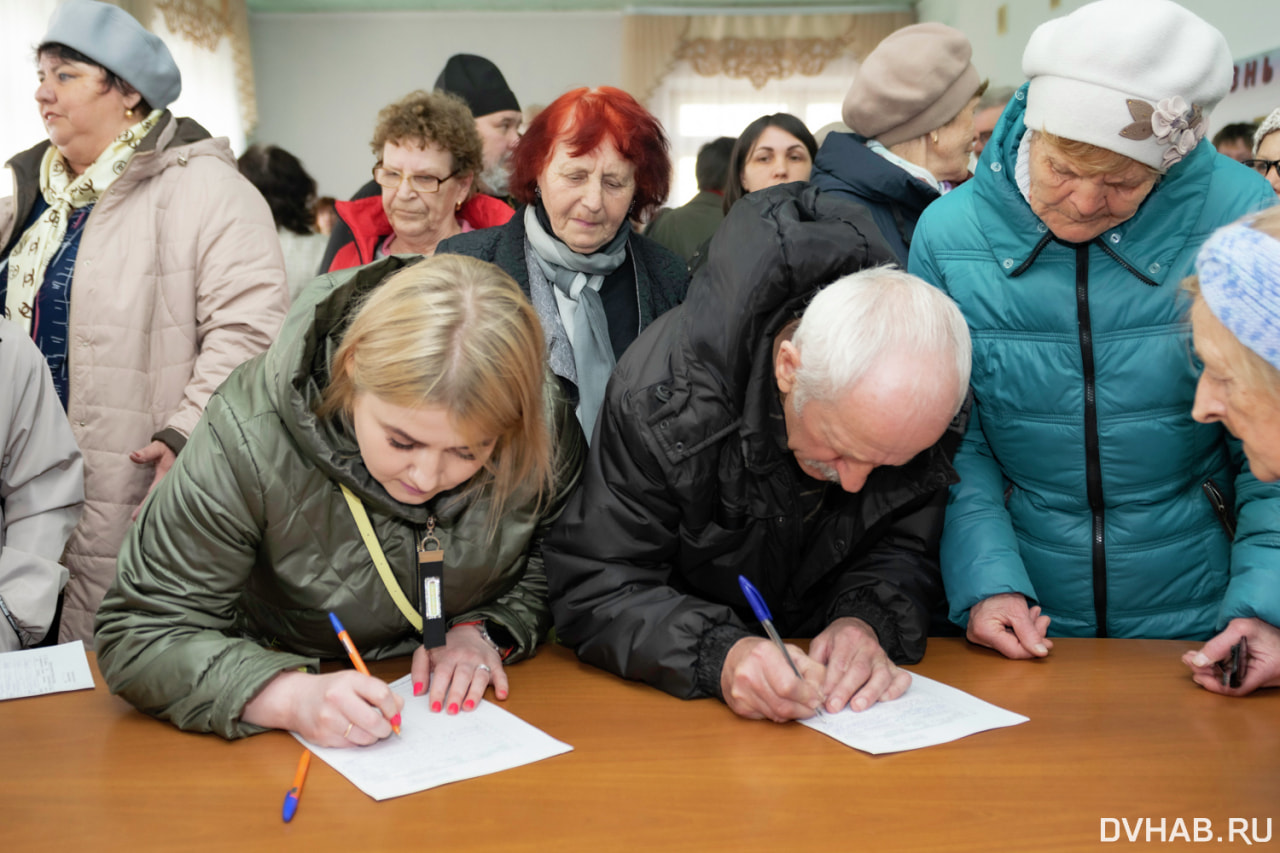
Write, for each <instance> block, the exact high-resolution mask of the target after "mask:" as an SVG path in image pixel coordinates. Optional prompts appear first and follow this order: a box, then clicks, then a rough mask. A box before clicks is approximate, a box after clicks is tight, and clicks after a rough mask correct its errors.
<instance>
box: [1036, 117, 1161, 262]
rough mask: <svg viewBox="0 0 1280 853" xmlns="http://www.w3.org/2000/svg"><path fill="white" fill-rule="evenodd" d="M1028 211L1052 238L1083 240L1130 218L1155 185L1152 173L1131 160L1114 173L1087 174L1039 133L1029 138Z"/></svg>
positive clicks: (1083, 241) (1071, 241)
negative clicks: (1029, 177)
mask: <svg viewBox="0 0 1280 853" xmlns="http://www.w3.org/2000/svg"><path fill="white" fill-rule="evenodd" d="M1030 167H1031V169H1030V171H1031V210H1032V211H1033V212H1034V213H1035V215H1036V216H1038V217H1040V221H1041V222H1043V223H1044V224H1045V225H1047V226H1048V227H1049V230H1050V231H1052V232H1053V233H1054V236H1056V237H1058V238H1059V239H1062V240H1066V241H1067V242H1069V243H1086V242H1088V241H1089V240H1092V239H1093V238H1094V237H1097V236H1098V235H1099V234H1102V233H1104V232H1106V231H1108V230H1109V229H1111V228H1114V227H1116V226H1117V225H1119V224H1120V223H1121V222H1125V221H1127V220H1128V219H1130V218H1132V217H1133V215H1134V214H1135V213H1137V212H1138V207H1139V206H1140V205H1141V204H1142V202H1143V200H1144V199H1145V198H1146V197H1147V195H1148V194H1149V193H1150V192H1151V190H1152V188H1153V187H1155V185H1156V179H1155V176H1154V175H1152V174H1151V171H1150V170H1149V169H1148V168H1147V167H1146V166H1144V165H1143V164H1141V163H1139V162H1137V161H1133V162H1132V163H1131V164H1130V165H1129V166H1128V168H1126V169H1124V170H1122V171H1119V172H1106V173H1103V174H1100V175H1086V174H1084V170H1082V169H1081V168H1080V167H1079V166H1078V165H1077V164H1075V163H1073V162H1072V160H1071V158H1070V157H1068V156H1067V155H1066V154H1065V153H1063V152H1062V150H1061V149H1059V148H1058V147H1057V146H1055V145H1052V144H1051V143H1049V142H1048V141H1047V140H1045V138H1044V137H1042V136H1038V135H1037V136H1036V137H1035V138H1033V139H1032V140H1031V162H1030Z"/></svg>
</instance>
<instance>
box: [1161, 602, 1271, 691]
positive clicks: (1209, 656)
mask: <svg viewBox="0 0 1280 853" xmlns="http://www.w3.org/2000/svg"><path fill="white" fill-rule="evenodd" d="M1241 637H1244V638H1245V639H1246V640H1247V641H1248V643H1249V656H1248V658H1247V660H1248V668H1247V669H1246V670H1245V674H1244V680H1243V681H1242V682H1241V683H1240V686H1239V687H1226V686H1224V685H1223V683H1222V678H1221V675H1220V674H1219V671H1218V669H1217V667H1215V666H1214V664H1215V663H1216V662H1217V661H1220V660H1223V659H1224V658H1226V657H1227V656H1228V655H1229V654H1230V653H1231V647H1232V646H1234V645H1235V644H1236V643H1237V642H1239V641H1240V638H1241ZM1182 662H1183V663H1185V664H1186V665H1187V666H1189V667H1190V668H1191V677H1192V679H1194V680H1195V682H1196V684H1199V685H1200V686H1201V687H1203V688H1204V689H1205V690H1210V691H1212V692H1214V693H1222V694H1223V695H1226V696H1244V695H1245V694H1247V693H1252V692H1253V691H1255V690H1257V689H1258V688H1259V687H1280V628H1276V627H1275V626H1274V625H1269V624H1267V623H1266V622H1263V621H1262V620H1261V619H1232V620H1231V622H1230V623H1229V624H1228V625H1227V627H1226V629H1225V630H1224V631H1223V632H1222V633H1221V634H1219V635H1218V636H1216V637H1214V638H1213V639H1212V640H1210V641H1209V642H1207V643H1205V644H1204V648H1202V649H1200V650H1199V651H1193V652H1187V653H1186V654H1184V655H1183V656H1182Z"/></svg>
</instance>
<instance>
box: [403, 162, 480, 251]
mask: <svg viewBox="0 0 1280 853" xmlns="http://www.w3.org/2000/svg"><path fill="white" fill-rule="evenodd" d="M382 167H383V168H384V169H386V170H388V171H389V172H393V173H395V174H398V175H400V176H401V180H400V184H399V186H398V187H396V188H395V189H391V188H389V187H383V188H382V209H383V210H384V211H386V214H387V219H388V220H390V222H391V228H392V230H393V231H395V233H396V237H397V238H400V239H401V240H403V241H404V242H406V243H408V246H409V248H413V247H416V246H418V245H419V244H428V243H429V244H432V245H434V244H435V243H436V242H439V241H440V240H443V239H444V238H445V237H451V236H453V235H454V234H456V233H458V230H459V225H458V220H457V215H456V213H457V208H458V205H460V204H461V203H462V202H463V201H465V200H466V198H467V191H468V190H470V189H471V178H472V176H471V175H454V176H453V177H451V178H450V177H449V175H451V174H452V173H453V155H452V154H451V153H449V152H448V151H446V150H445V149H444V148H443V147H441V146H440V145H437V144H435V143H434V142H431V143H428V144H427V147H426V148H420V147H418V145H417V144H416V143H415V142H413V141H412V140H404V141H403V142H402V143H400V144H397V143H395V142H386V143H383V146H382ZM413 176H428V177H433V178H438V179H440V180H442V181H443V182H442V183H441V184H440V187H439V189H437V190H436V191H435V192H433V193H426V192H419V191H418V190H416V189H414V187H413ZM445 178H449V179H448V180H444V179H445ZM418 251H421V250H418Z"/></svg>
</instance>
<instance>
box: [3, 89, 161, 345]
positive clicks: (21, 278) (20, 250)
mask: <svg viewBox="0 0 1280 853" xmlns="http://www.w3.org/2000/svg"><path fill="white" fill-rule="evenodd" d="M162 115H164V110H152V112H151V114H150V115H148V116H147V117H146V118H144V119H143V120H142V121H140V122H138V123H137V124H135V125H134V126H133V127H130V128H129V129H128V130H126V131H125V132H124V133H122V134H120V135H119V136H117V137H116V138H115V141H114V142H112V143H111V144H110V145H108V146H107V149H106V150H105V151H103V152H102V153H101V154H99V155H98V159H97V160H94V161H93V164H92V165H91V166H89V168H87V169H85V170H84V174H82V175H79V176H73V175H72V174H71V172H70V170H68V169H67V161H66V158H64V157H63V156H62V152H60V151H58V149H57V148H56V147H54V146H52V145H50V146H49V148H48V150H46V151H45V152H44V159H42V160H41V161H40V193H41V195H43V196H44V200H45V201H46V202H48V204H49V207H48V209H47V210H45V212H44V213H42V214H41V215H40V218H39V219H37V220H36V221H35V223H33V224H32V226H31V227H30V228H28V229H27V230H26V233H24V234H23V235H22V239H21V240H19V241H18V245H16V246H14V248H13V251H12V252H11V253H10V255H9V285H8V291H7V292H6V294H5V302H4V314H5V316H6V317H8V318H9V319H10V320H13V321H14V322H15V323H21V324H22V326H23V328H25V329H26V330H27V334H31V321H32V318H33V316H34V314H35V304H36V292H37V291H39V290H40V285H41V284H43V283H44V275H45V271H46V270H47V269H48V267H49V261H50V260H51V259H52V258H53V256H54V254H56V253H57V251H58V247H59V246H61V245H62V240H63V238H64V237H65V236H66V234H67V219H68V217H69V216H70V215H71V211H72V209H74V208H81V207H86V206H88V205H91V204H95V203H96V202H97V201H98V199H100V198H102V194H103V193H105V192H106V191H107V188H108V187H110V186H111V185H112V184H113V183H115V180H116V178H118V177H120V175H121V174H123V172H124V170H125V167H126V166H127V165H129V161H130V160H131V159H132V158H133V153H134V152H135V151H137V150H138V146H139V145H140V144H141V143H142V138H143V137H144V136H146V135H147V134H148V133H150V132H151V129H152V128H154V127H155V126H156V123H157V122H158V121H159V120H160V116H162Z"/></svg>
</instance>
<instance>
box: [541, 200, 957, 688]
mask: <svg viewBox="0 0 1280 853" xmlns="http://www.w3.org/2000/svg"><path fill="white" fill-rule="evenodd" d="M892 260H893V255H892V253H891V251H890V250H889V248H888V247H887V246H886V245H885V243H884V241H883V239H882V238H881V237H880V234H879V232H878V230H877V229H876V227H875V225H874V224H873V222H872V221H871V219H870V217H869V216H868V214H867V212H866V209H865V208H863V207H861V206H860V205H855V204H852V203H850V202H848V201H845V200H843V199H839V198H836V197H833V196H824V195H821V194H820V193H819V192H818V191H817V190H816V189H814V188H812V187H810V188H805V187H804V186H803V185H801V184H787V185H783V186H779V187H774V188H771V189H768V190H763V191H760V192H754V193H751V194H750V195H747V196H745V197H744V198H743V199H742V200H741V201H739V202H738V203H737V204H736V205H734V207H733V209H732V210H731V211H730V213H729V216H728V217H727V218H726V220H725V222H724V223H723V225H721V227H720V229H719V231H717V232H716V235H715V237H714V238H713V239H712V242H711V250H710V256H709V260H708V263H707V264H706V266H705V267H703V268H702V269H701V270H699V271H698V272H697V273H696V274H695V277H694V280H693V283H692V285H691V286H690V288H689V294H688V298H687V299H686V301H685V302H684V304H683V305H681V306H680V307H679V308H676V309H673V310H672V311H670V312H668V313H667V314H665V315H664V316H662V317H661V318H659V319H658V320H657V321H656V322H655V323H654V324H653V325H652V326H650V327H649V328H648V329H647V330H646V331H645V332H644V333H642V334H641V335H640V337H639V338H638V339H637V340H636V342H635V343H634V344H632V346H631V348H630V349H629V350H628V351H627V353H626V354H625V355H624V356H623V358H622V360H621V361H620V362H619V363H618V367H617V369H616V370H615V371H614V374H613V377H612V379H610V381H609V389H608V392H607V394H606V398H605V405H604V409H603V410H602V412H601V418H600V423H599V425H598V427H597V431H598V434H597V439H596V441H595V442H594V443H593V445H592V447H591V449H590V452H589V456H588V462H587V466H586V468H585V470H584V472H583V482H582V486H581V488H579V490H578V491H577V493H576V494H575V495H574V496H573V497H572V498H571V499H570V502H569V504H568V506H567V507H566V509H565V511H564V514H563V515H562V516H561V518H560V520H559V521H558V523H557V524H556V526H555V527H554V528H553V529H552V531H551V533H550V534H549V535H548V537H547V539H546V540H545V549H544V552H545V557H546V568H547V575H548V581H549V584H550V589H551V600H552V615H553V616H554V618H555V621H556V628H557V631H558V633H559V637H560V639H561V640H562V641H563V642H565V643H567V644H569V645H571V646H573V647H574V648H575V649H576V650H577V652H578V655H579V657H580V658H582V660H584V661H586V662H588V663H591V664H594V665H596V666H599V667H602V668H604V669H607V670H610V671H612V672H616V673H618V674H619V675H623V676H626V677H628V678H634V679H639V680H641V681H646V682H649V683H651V684H654V685H656V686H658V687H660V688H662V689H663V690H666V691H667V692H669V693H672V694H674V695H676V696H681V697H685V698H694V697H701V696H719V695H720V670H721V667H722V666H723V663H724V657H725V655H726V654H727V652H728V650H729V647H730V646H732V645H733V643H734V642H736V641H737V640H739V639H741V638H742V637H744V636H747V635H748V633H749V632H748V628H747V626H748V625H749V624H752V623H753V622H754V620H753V617H752V616H751V610H750V608H749V607H748V606H747V603H746V601H745V599H744V598H743V596H742V593H741V592H740V591H739V587H738V575H739V574H744V575H746V576H747V577H748V578H750V579H751V581H752V582H753V583H754V584H755V585H756V587H757V588H758V589H760V591H761V592H762V593H763V594H764V596H765V598H766V600H767V601H769V602H770V605H771V606H772V608H773V615H774V621H775V622H776V624H777V626H778V628H779V630H780V631H781V632H782V633H783V634H784V635H786V636H793V637H794V636H813V635H814V634H816V633H818V632H820V631H821V630H822V629H823V628H824V627H826V626H827V625H828V624H830V623H831V621H832V620H834V619H836V618H838V617H841V616H858V617H860V618H862V619H865V620H866V621H867V622H868V623H870V624H871V625H872V626H873V627H874V628H875V629H876V631H877V633H878V634H879V637H880V643H881V645H882V646H883V647H884V649H885V651H886V652H887V653H888V654H889V655H890V656H891V657H892V658H893V659H894V660H896V661H899V662H904V661H916V660H919V659H920V657H921V656H922V655H923V654H924V647H925V637H926V633H927V627H928V623H929V613H930V611H931V609H933V608H934V607H935V606H936V604H937V602H938V599H939V598H940V595H941V580H940V576H939V572H938V565H937V557H936V553H937V543H938V537H939V534H940V532H941V529H942V512H943V507H944V505H945V502H946V493H947V486H948V485H949V483H950V482H952V481H953V479H954V472H953V470H952V468H951V465H950V462H949V459H950V457H951V456H952V455H953V454H954V451H955V447H956V445H957V444H958V442H959V439H960V436H961V434H962V433H963V427H964V421H965V419H966V413H967V410H966V413H962V414H961V415H960V416H959V417H957V419H956V422H955V423H953V424H952V426H951V428H950V429H949V430H948V432H947V433H946V434H945V435H944V437H943V439H942V441H940V442H939V444H938V445H935V446H934V447H932V448H930V449H929V450H926V451H925V452H923V453H922V454H920V455H919V456H918V457H916V458H915V459H914V460H912V461H911V462H910V463H908V464H907V465H905V466H902V467H900V468H878V469H876V470H874V471H873V472H872V474H871V477H870V478H869V479H868V481H867V484H866V486H865V487H864V488H863V490H862V491H861V492H859V493H856V494H846V493H844V492H841V491H840V490H839V489H835V488H833V489H829V490H828V494H827V496H826V498H825V503H824V504H823V506H822V509H821V510H820V518H819V519H818V520H817V521H814V522H810V526H809V531H808V533H807V535H806V533H805V526H804V522H803V519H802V516H801V509H800V499H799V497H798V495H799V491H800V489H801V487H802V486H805V485H806V484H811V483H812V482H813V481H812V480H808V479H807V478H806V477H805V475H804V474H803V473H802V472H801V471H800V469H799V467H798V466H797V465H796V463H795V461H794V456H793V455H792V454H791V453H790V452H789V451H787V450H786V448H785V446H783V443H782V442H781V441H780V440H779V436H778V428H777V426H776V421H774V420H773V419H772V418H771V417H770V413H771V412H776V411H780V409H779V408H778V403H777V393H778V392H777V384H776V381H775V379H774V375H773V354H772V345H773V338H774V336H775V334H776V333H777V332H778V331H779V329H780V328H781V327H782V326H783V325H784V324H785V323H786V322H787V321H789V320H791V319H792V318H794V317H796V316H798V315H799V314H800V312H801V311H802V310H803V308H804V306H805V304H807V302H808V300H809V299H811V298H812V296H813V295H814V293H815V292H816V291H817V290H818V288H819V287H821V286H822V285H824V284H827V283H830V282H831V281H834V280H835V279H837V278H839V277H840V276H842V275H845V274H847V273H851V272H854V271H856V270H859V269H862V268H864V267H867V266H872V265H876V264H881V263H886V262H890V261H892ZM854 331H855V330H851V333H853V332H854ZM753 627H754V626H753Z"/></svg>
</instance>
